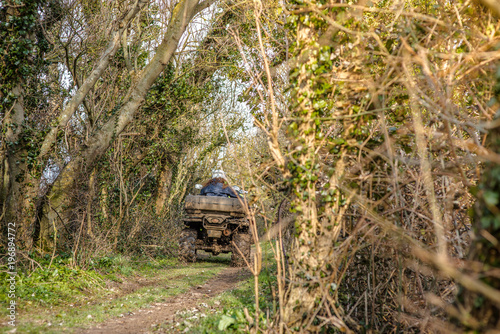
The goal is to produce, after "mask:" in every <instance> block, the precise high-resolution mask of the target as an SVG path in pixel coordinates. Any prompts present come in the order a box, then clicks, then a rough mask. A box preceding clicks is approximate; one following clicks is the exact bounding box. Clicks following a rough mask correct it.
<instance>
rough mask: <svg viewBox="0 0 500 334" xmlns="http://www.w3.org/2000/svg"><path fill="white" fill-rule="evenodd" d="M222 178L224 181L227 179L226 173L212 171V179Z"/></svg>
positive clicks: (217, 170)
mask: <svg viewBox="0 0 500 334" xmlns="http://www.w3.org/2000/svg"><path fill="white" fill-rule="evenodd" d="M218 177H220V178H222V179H225V178H226V173H224V171H223V170H222V169H214V170H213V171H212V179H215V178H218Z"/></svg>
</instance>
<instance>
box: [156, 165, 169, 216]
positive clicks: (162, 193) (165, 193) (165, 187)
mask: <svg viewBox="0 0 500 334" xmlns="http://www.w3.org/2000/svg"><path fill="white" fill-rule="evenodd" d="M171 185H172V168H170V166H169V165H168V163H166V164H165V166H164V167H163V169H162V171H161V174H160V185H159V186H158V188H159V189H160V190H159V192H158V196H157V197H156V207H155V211H156V214H157V215H160V214H161V213H162V212H163V209H164V207H165V202H166V200H167V198H169V196H170V186H171Z"/></svg>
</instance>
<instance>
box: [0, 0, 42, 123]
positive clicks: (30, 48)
mask: <svg viewBox="0 0 500 334" xmlns="http://www.w3.org/2000/svg"><path fill="white" fill-rule="evenodd" d="M46 3H47V1H46V0H36V1H22V0H15V1H5V4H4V5H3V6H2V7H1V8H0V101H1V103H0V113H5V112H6V111H7V110H9V108H10V107H11V105H12V103H13V102H14V100H15V99H16V98H17V97H16V96H14V95H13V94H12V89H13V88H14V87H15V86H16V85H17V84H19V83H22V82H23V80H25V79H27V78H29V77H30V76H33V75H34V74H36V73H37V71H38V70H39V68H40V67H41V66H43V65H46V64H47V62H46V61H45V60H44V59H43V54H44V53H46V52H47V51H48V50H49V49H50V44H49V43H48V41H47V40H46V38H45V37H44V35H43V33H42V31H41V28H40V26H39V21H38V20H39V15H40V12H43V11H44V9H43V6H44V5H45V4H46ZM46 14H48V13H47V12H46ZM18 126H19V124H18Z"/></svg>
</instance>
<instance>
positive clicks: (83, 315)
mask: <svg viewBox="0 0 500 334" xmlns="http://www.w3.org/2000/svg"><path fill="white" fill-rule="evenodd" d="M94 262H95V263H94V268H93V269H91V270H80V269H75V268H71V267H70V265H69V263H67V262H65V261H64V260H60V261H57V262H56V261H54V263H53V265H52V266H51V268H50V270H49V269H37V270H35V271H34V272H32V273H30V274H28V273H20V274H19V277H18V281H17V291H16V293H17V296H18V317H17V332H18V333H59V332H65V333H66V332H71V329H72V328H75V327H90V326H92V325H95V324H96V323H99V322H103V321H106V320H107V319H110V318H112V317H117V316H119V315H120V314H126V313H128V312H133V311H135V310H137V309H140V308H146V307H148V305H150V304H152V303H157V302H162V301H165V300H166V299H167V298H169V297H172V296H175V295H178V294H181V293H184V292H186V291H188V290H189V289H190V287H192V286H195V285H201V284H203V283H204V282H206V281H207V280H208V279H210V278H212V277H214V276H215V275H217V274H218V273H219V272H220V271H221V270H223V269H224V268H226V267H227V266H228V265H229V257H228V256H220V257H217V258H209V259H207V260H205V261H200V262H197V263H194V264H189V265H183V264H179V263H178V261H177V260H176V259H172V258H170V259H167V258H164V259H144V258H142V259H141V258H138V259H129V258H126V257H122V256H118V257H113V258H101V259H96V260H95V261H94ZM42 265H43V263H42ZM47 267H48V265H47ZM139 278H141V279H143V280H144V279H146V280H150V283H151V284H149V285H147V286H143V287H140V288H138V289H137V290H136V291H134V292H132V293H128V294H124V295H123V296H120V297H118V298H115V295H116V289H115V290H114V291H113V290H111V288H110V283H111V285H112V282H123V281H137V280H138V279H139ZM1 289H4V287H3V286H2V288H1ZM0 294H1V295H2V298H5V297H3V296H5V294H4V293H3V291H2V290H0ZM2 301H3V300H2ZM3 302H5V301H3ZM4 309H5V310H4ZM5 311H6V308H2V311H1V312H2V313H1V314H2V316H3V317H6V314H5ZM10 329H12V328H11V327H6V328H0V332H7V331H8V330H10Z"/></svg>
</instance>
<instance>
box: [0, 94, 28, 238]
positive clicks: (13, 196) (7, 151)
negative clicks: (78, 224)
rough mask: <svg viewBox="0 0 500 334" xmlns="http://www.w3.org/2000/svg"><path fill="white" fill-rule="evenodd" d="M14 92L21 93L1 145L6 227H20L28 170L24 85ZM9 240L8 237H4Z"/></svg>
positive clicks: (0, 191)
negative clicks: (21, 142) (23, 155)
mask: <svg viewBox="0 0 500 334" xmlns="http://www.w3.org/2000/svg"><path fill="white" fill-rule="evenodd" d="M12 94H13V95H14V96H15V97H17V99H16V101H15V102H14V104H13V105H12V107H11V109H10V112H9V113H8V114H7V115H5V118H4V119H3V128H4V129H5V130H4V131H5V137H4V138H5V139H4V140H3V142H2V146H1V148H0V161H1V164H2V166H1V167H0V171H1V180H0V182H1V183H0V187H1V188H0V221H2V229H6V228H7V224H8V223H14V224H15V225H16V229H17V230H19V225H20V224H22V223H23V222H22V221H21V220H22V219H21V217H22V204H23V202H24V201H23V200H22V195H23V193H22V188H21V184H22V182H21V181H20V180H19V178H22V177H23V175H22V174H24V172H25V171H24V167H25V165H26V164H25V162H22V159H21V153H22V152H23V150H22V149H21V145H19V140H20V135H21V131H22V128H23V127H22V124H23V121H24V106H23V89H22V87H21V84H17V85H16V86H15V87H14V89H13V90H12ZM2 240H3V241H5V240H7V239H6V238H3V239H2Z"/></svg>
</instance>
